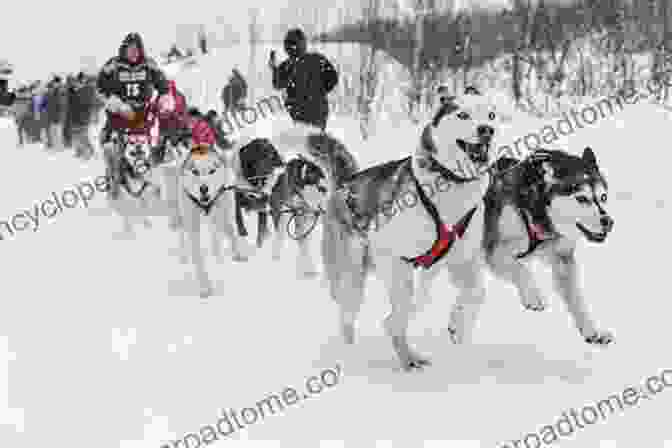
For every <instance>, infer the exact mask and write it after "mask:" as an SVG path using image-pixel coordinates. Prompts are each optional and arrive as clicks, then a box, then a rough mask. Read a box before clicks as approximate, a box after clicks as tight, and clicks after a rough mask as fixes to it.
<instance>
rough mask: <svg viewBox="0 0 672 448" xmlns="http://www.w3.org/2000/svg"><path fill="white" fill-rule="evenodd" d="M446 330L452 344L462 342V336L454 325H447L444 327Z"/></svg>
mask: <svg viewBox="0 0 672 448" xmlns="http://www.w3.org/2000/svg"><path fill="white" fill-rule="evenodd" d="M446 331H447V332H448V336H450V341H451V342H452V343H453V344H455V345H459V344H462V342H463V340H462V339H463V338H462V336H461V335H460V333H459V332H458V331H457V327H456V326H455V325H449V326H448V327H447V328H446Z"/></svg>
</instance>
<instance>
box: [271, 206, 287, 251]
mask: <svg viewBox="0 0 672 448" xmlns="http://www.w3.org/2000/svg"><path fill="white" fill-rule="evenodd" d="M288 224H289V215H288V214H287V213H282V212H280V211H279V212H277V214H276V216H274V217H273V227H274V230H275V232H274V235H273V248H272V252H273V255H272V257H273V259H274V260H279V259H280V257H281V256H282V255H281V254H282V251H283V250H284V249H285V244H286V241H287V238H286V235H287V225H288Z"/></svg>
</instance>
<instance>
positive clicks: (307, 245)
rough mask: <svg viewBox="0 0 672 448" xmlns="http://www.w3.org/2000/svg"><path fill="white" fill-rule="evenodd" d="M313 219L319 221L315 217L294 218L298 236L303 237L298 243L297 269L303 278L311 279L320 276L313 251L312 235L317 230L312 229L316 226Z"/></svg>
mask: <svg viewBox="0 0 672 448" xmlns="http://www.w3.org/2000/svg"><path fill="white" fill-rule="evenodd" d="M307 216H310V217H307ZM313 219H318V217H317V216H313V215H302V216H296V217H295V218H294V222H295V223H296V229H297V234H298V235H299V236H301V238H299V239H298V241H297V243H298V245H299V252H298V253H297V256H296V267H297V272H298V274H299V275H300V276H301V277H303V278H311V277H315V276H317V275H318V274H319V272H318V271H317V267H316V265H315V260H314V259H313V254H312V251H311V248H312V244H311V242H312V241H313V238H312V233H313V232H314V231H315V228H313V229H310V226H311V225H312V224H314V223H313V222H312V220H313Z"/></svg>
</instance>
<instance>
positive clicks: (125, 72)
mask: <svg viewBox="0 0 672 448" xmlns="http://www.w3.org/2000/svg"><path fill="white" fill-rule="evenodd" d="M97 88H98V91H99V92H100V94H101V95H102V96H103V97H104V98H105V100H106V105H105V109H106V111H107V114H106V115H107V120H106V123H105V126H104V127H103V131H102V133H101V137H100V143H101V146H102V147H103V154H104V156H105V157H104V158H105V162H106V171H107V172H106V174H107V176H108V179H109V185H110V188H109V190H108V197H109V198H111V199H116V198H117V197H118V195H119V187H120V184H119V182H120V173H119V163H120V160H121V154H117V149H116V144H115V143H114V139H113V136H114V135H115V134H118V133H119V132H120V131H122V130H124V129H130V128H133V127H142V126H144V124H145V119H146V114H147V112H148V108H149V104H150V101H151V98H152V94H153V93H154V90H156V91H157V92H158V93H159V95H160V96H159V100H158V106H159V109H160V111H161V112H167V111H171V110H174V108H175V100H174V99H173V97H172V96H171V95H170V92H169V88H168V80H167V79H166V75H165V74H164V72H163V71H162V70H161V69H160V68H159V65H158V64H157V63H156V61H155V60H154V59H152V58H150V57H149V56H148V55H147V54H146V53H145V47H144V43H143V40H142V38H141V37H140V34H138V33H129V34H128V35H126V37H125V38H124V40H123V42H122V44H121V45H120V47H119V54H118V55H117V56H116V57H113V58H112V59H110V60H109V61H108V62H107V63H106V64H105V65H104V66H103V68H102V70H101V71H100V73H99V75H98V80H97Z"/></svg>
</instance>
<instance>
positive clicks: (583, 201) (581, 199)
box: [576, 196, 590, 205]
mask: <svg viewBox="0 0 672 448" xmlns="http://www.w3.org/2000/svg"><path fill="white" fill-rule="evenodd" d="M576 201H577V202H578V203H579V204H583V205H586V204H590V199H588V198H587V197H585V196H577V197H576Z"/></svg>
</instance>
